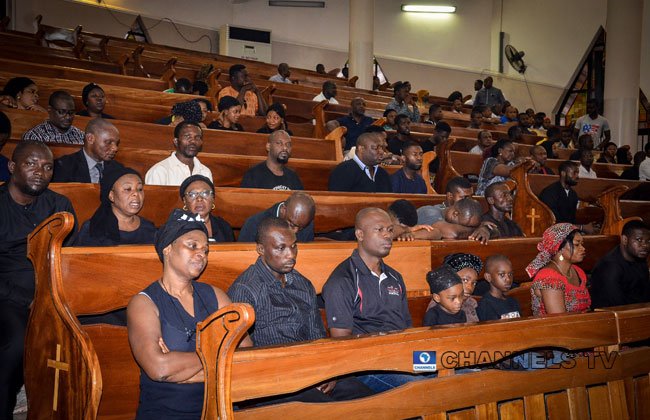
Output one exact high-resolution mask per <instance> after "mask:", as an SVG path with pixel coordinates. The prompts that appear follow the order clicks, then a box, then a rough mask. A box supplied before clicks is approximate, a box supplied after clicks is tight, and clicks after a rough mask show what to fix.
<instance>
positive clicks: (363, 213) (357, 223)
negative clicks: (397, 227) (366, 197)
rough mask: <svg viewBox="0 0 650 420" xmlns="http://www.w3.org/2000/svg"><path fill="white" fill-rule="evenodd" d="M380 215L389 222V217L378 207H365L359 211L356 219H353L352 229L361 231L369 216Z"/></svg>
mask: <svg viewBox="0 0 650 420" xmlns="http://www.w3.org/2000/svg"><path fill="white" fill-rule="evenodd" d="M375 214H377V215H381V216H384V217H386V218H388V219H389V220H390V216H389V215H388V213H387V212H386V211H385V210H382V209H380V208H378V207H366V208H365V209H361V210H359V212H358V213H357V217H356V218H355V219H354V228H355V229H363V226H364V224H365V222H366V221H367V220H368V219H369V216H371V215H375Z"/></svg>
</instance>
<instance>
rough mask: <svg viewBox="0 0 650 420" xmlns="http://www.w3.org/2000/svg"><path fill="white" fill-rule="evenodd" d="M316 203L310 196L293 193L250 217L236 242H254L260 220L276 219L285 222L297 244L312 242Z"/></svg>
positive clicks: (302, 193)
mask: <svg viewBox="0 0 650 420" xmlns="http://www.w3.org/2000/svg"><path fill="white" fill-rule="evenodd" d="M315 214H316V203H314V199H313V198H311V196H310V195H309V194H307V193H304V192H295V193H293V194H291V195H290V196H289V198H287V199H286V201H281V202H279V203H276V204H274V205H273V206H272V207H271V208H269V209H267V210H264V211H262V212H259V213H257V214H254V215H252V216H251V217H249V218H248V219H246V221H245V222H244V225H243V226H242V228H241V231H240V232H239V238H237V241H238V242H255V237H256V234H257V229H258V226H259V225H260V223H261V222H262V220H264V219H266V218H269V217H278V218H280V219H283V220H285V221H286V222H287V223H288V224H289V227H290V228H291V230H292V231H293V233H295V234H296V237H297V238H298V242H313V241H314V216H315Z"/></svg>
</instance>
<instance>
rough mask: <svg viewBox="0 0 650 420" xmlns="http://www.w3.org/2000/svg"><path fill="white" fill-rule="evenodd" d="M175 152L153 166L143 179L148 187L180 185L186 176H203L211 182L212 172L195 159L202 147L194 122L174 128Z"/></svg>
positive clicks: (201, 136) (201, 134) (185, 122)
mask: <svg viewBox="0 0 650 420" xmlns="http://www.w3.org/2000/svg"><path fill="white" fill-rule="evenodd" d="M174 147H175V148H176V151H175V152H172V154H171V156H170V157H168V158H167V159H165V160H162V161H160V162H158V163H156V164H155V165H153V166H152V167H151V168H150V169H149V170H148V171H147V174H146V175H145V177H144V182H145V184H148V185H175V186H178V185H181V183H182V182H183V181H184V180H185V178H187V177H188V176H192V175H197V174H198V175H203V176H205V177H207V178H208V179H210V180H212V172H211V171H210V169H209V168H208V167H207V166H205V165H203V164H202V163H201V162H200V161H199V159H198V158H197V157H196V156H197V155H198V154H199V152H200V151H201V148H202V147H203V130H201V127H200V126H199V125H198V124H197V123H194V122H188V121H183V122H182V123H180V124H178V125H177V126H176V127H175V128H174Z"/></svg>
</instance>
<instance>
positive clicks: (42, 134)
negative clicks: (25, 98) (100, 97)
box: [23, 90, 84, 144]
mask: <svg viewBox="0 0 650 420" xmlns="http://www.w3.org/2000/svg"><path fill="white" fill-rule="evenodd" d="M48 104H49V106H48V107H47V114H48V119H47V120H46V121H44V122H42V123H41V124H39V125H37V126H35V127H33V128H31V129H29V130H27V131H25V134H23V140H38V141H42V142H45V143H60V144H83V143H84V132H83V131H81V130H79V129H78V128H77V127H75V126H73V125H72V122H73V121H74V114H75V106H74V98H73V97H72V96H71V95H70V94H69V93H68V92H66V91H64V90H57V91H56V92H54V93H52V94H51V95H50V100H49V101H48Z"/></svg>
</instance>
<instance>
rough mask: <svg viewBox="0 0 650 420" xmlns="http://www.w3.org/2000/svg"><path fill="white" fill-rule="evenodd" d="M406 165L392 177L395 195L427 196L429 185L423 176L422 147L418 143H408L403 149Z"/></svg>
mask: <svg viewBox="0 0 650 420" xmlns="http://www.w3.org/2000/svg"><path fill="white" fill-rule="evenodd" d="M402 156H403V159H404V165H402V169H400V170H399V171H397V172H395V173H394V174H393V175H391V176H390V182H391V184H392V185H393V192H394V193H404V194H426V193H427V185H426V183H425V182H424V179H423V178H422V176H420V173H419V171H420V169H422V146H420V145H419V144H418V143H414V142H408V143H406V144H405V145H404V147H402Z"/></svg>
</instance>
